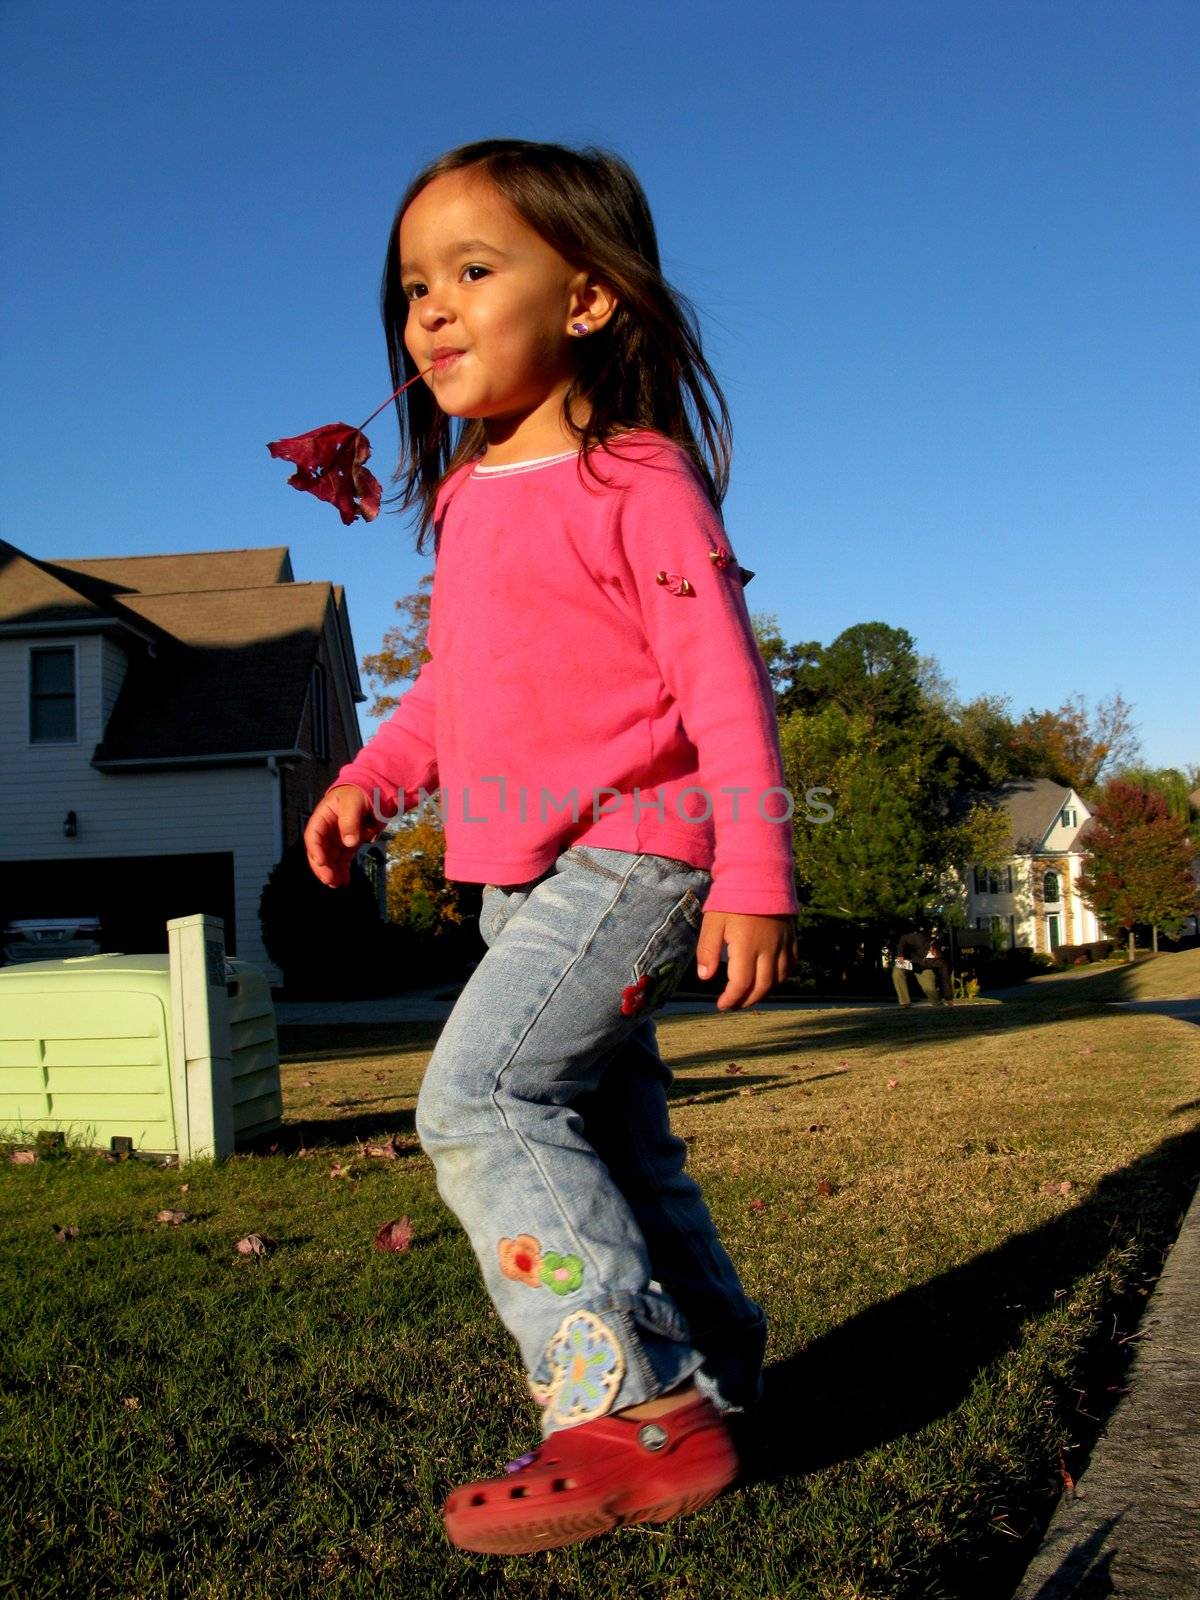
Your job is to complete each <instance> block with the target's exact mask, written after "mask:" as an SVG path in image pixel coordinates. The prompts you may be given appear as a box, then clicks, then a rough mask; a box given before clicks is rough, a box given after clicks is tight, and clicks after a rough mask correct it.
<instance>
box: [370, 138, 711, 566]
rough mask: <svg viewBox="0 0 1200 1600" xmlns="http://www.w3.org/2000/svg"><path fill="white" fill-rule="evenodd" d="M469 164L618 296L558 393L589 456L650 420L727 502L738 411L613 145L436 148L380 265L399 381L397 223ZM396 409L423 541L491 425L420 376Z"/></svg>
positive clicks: (407, 361)
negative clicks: (451, 413)
mask: <svg viewBox="0 0 1200 1600" xmlns="http://www.w3.org/2000/svg"><path fill="white" fill-rule="evenodd" d="M464 167H477V168H478V169H479V170H480V171H481V172H482V173H483V174H484V175H485V176H486V177H487V178H488V180H489V181H490V182H491V183H492V184H493V186H494V187H495V188H496V190H497V191H498V192H499V193H500V194H501V195H502V196H503V198H504V199H505V200H506V201H507V202H508V204H509V205H510V206H511V207H512V208H513V210H514V211H515V212H516V213H517V215H518V216H519V217H520V218H521V219H522V221H524V222H526V223H528V225H529V226H530V227H531V228H533V229H534V230H535V231H536V232H537V233H538V234H540V235H541V237H542V238H543V239H545V240H546V242H547V243H548V244H550V245H552V246H553V247H554V249H556V250H557V251H558V253H559V255H561V256H562V257H563V259H564V260H565V261H567V262H569V263H570V265H571V266H572V267H573V268H575V269H576V270H577V271H587V272H588V273H590V274H591V275H592V276H594V277H595V278H597V279H598V280H599V281H600V282H602V283H604V284H606V285H608V286H609V287H610V288H611V289H612V290H613V292H614V293H615V295H616V297H617V302H618V303H617V310H616V312H615V313H614V315H613V316H612V318H611V319H610V320H609V322H608V323H607V325H606V326H605V327H604V328H602V329H601V330H599V331H598V332H597V333H595V334H593V336H592V337H591V338H589V339H581V340H579V342H578V345H577V346H576V347H575V348H577V350H578V353H579V368H578V371H577V373H576V376H575V378H574V380H573V382H572V384H571V387H570V389H569V390H568V391H567V394H566V395H565V397H564V401H563V416H564V420H565V422H566V424H567V426H568V428H569V429H570V430H571V432H572V433H573V434H575V435H576V436H577V437H578V439H579V441H580V448H581V450H582V452H583V457H584V460H585V461H586V462H587V463H588V465H589V467H592V463H591V460H590V452H591V451H592V450H594V449H596V448H597V447H600V446H603V445H604V444H605V443H606V442H607V441H608V440H610V439H611V438H612V437H613V435H614V434H616V433H618V432H620V431H622V430H624V429H628V428H653V429H655V430H656V431H657V432H659V433H661V434H664V435H665V436H666V437H667V438H668V439H673V440H674V441H675V442H676V444H678V445H680V446H682V448H683V449H684V450H685V451H686V452H687V454H688V455H689V456H690V458H691V459H692V461H693V462H694V463H695V466H696V468H697V470H698V471H699V473H700V475H701V477H702V479H703V480H704V483H705V485H706V487H707V489H708V493H709V497H710V498H711V500H712V502H713V505H714V506H716V507H719V506H720V503H721V501H722V499H723V498H724V495H725V490H726V488H727V487H728V483H729V463H730V455H731V447H732V433H731V428H730V422H729V409H728V407H727V406H726V404H725V398H724V396H723V395H722V393H721V390H720V388H719V386H718V384H717V380H716V378H715V377H714V376H713V373H712V370H711V368H710V367H709V365H708V362H707V361H706V360H705V359H704V352H703V350H702V348H701V344H700V332H699V327H698V325H697V319H696V314H695V312H694V311H693V310H692V307H691V306H690V305H689V303H688V301H687V300H686V299H685V298H684V297H683V296H682V295H681V294H679V293H678V292H677V291H676V290H675V289H672V287H671V285H670V284H669V283H668V282H667V281H666V279H665V278H664V277H663V275H662V266H661V264H660V261H659V254H658V240H657V238H656V236H655V232H654V223H653V221H652V219H651V216H650V207H649V206H648V204H647V202H646V196H645V194H644V193H643V191H642V186H641V184H640V183H639V182H638V181H637V179H636V178H635V177H634V175H633V173H632V171H631V170H630V169H629V167H628V166H627V165H626V164H625V162H624V161H622V160H621V159H620V157H619V156H615V155H612V154H611V153H609V152H608V151H605V150H593V149H587V150H569V149H567V148H566V147H565V146H563V145H557V144H535V143H533V142H531V141H529V140H525V139H484V140H481V141H479V142H478V143H475V144H466V145H462V146H461V147H460V148H459V149H457V150H451V151H449V152H448V153H447V154H446V155H444V156H439V158H438V159H437V160H436V161H434V162H432V163H431V164H430V165H429V166H427V167H426V168H425V169H424V170H423V171H422V172H419V173H418V174H417V176H416V177H415V178H414V179H413V181H412V182H411V183H410V184H409V186H408V189H407V190H406V191H405V194H404V198H403V199H402V200H401V202H400V205H399V207H398V209H397V211H396V218H395V221H394V222H393V223H392V231H391V233H390V234H389V236H388V248H387V260H386V262H385V263H384V269H383V284H382V289H381V297H380V298H381V310H382V312H383V326H384V332H385V334H386V336H387V346H388V359H389V362H390V364H391V369H392V383H393V386H394V387H396V388H398V387H399V386H400V384H401V383H403V382H404V381H405V379H406V378H411V377H413V376H414V375H415V373H416V371H417V367H416V365H415V363H414V362H413V360H412V358H411V356H410V355H409V354H408V351H407V350H406V349H405V345H404V327H405V323H406V321H407V320H408V300H407V297H406V296H405V293H404V286H403V284H402V283H401V281H400V262H399V235H400V222H401V219H402V218H403V216H404V213H405V211H407V209H408V207H409V206H410V205H411V204H412V202H413V201H414V200H415V199H416V197H417V195H419V194H420V193H421V191H422V189H424V188H425V187H426V186H427V185H428V184H430V183H432V181H433V180H434V179H435V178H438V177H441V175H442V174H443V173H446V172H456V171H460V170H461V169H462V168H464ZM576 398H582V399H586V400H587V401H588V402H589V403H590V407H591V413H590V416H589V418H588V420H587V422H586V423H583V424H582V425H579V424H576V422H575V420H574V418H573V416H572V414H571V413H572V401H573V400H575V399H576ZM396 411H397V413H398V416H399V419H400V459H399V462H398V464H397V467H396V474H395V482H396V483H397V484H399V485H400V490H399V495H398V497H397V498H398V503H399V506H400V508H401V509H407V508H408V507H410V506H414V505H415V506H419V507H420V511H421V518H420V525H419V531H418V536H417V549H418V550H419V551H421V552H424V550H425V548H426V544H427V541H428V536H429V533H430V531H431V528H432V525H433V508H434V501H435V499H436V497H437V492H438V488H439V487H440V485H441V483H442V481H443V480H444V479H445V477H446V475H447V474H448V473H449V472H452V471H453V470H454V468H455V467H457V466H459V465H460V464H461V463H462V462H464V461H466V460H468V459H469V458H470V457H471V456H474V455H478V454H479V452H480V451H481V450H482V448H483V443H484V433H483V425H482V423H481V422H480V421H478V420H477V419H470V420H467V421H465V422H461V423H460V422H458V421H457V420H456V419H453V418H450V417H448V416H447V415H446V414H445V413H444V412H443V411H441V410H440V409H439V407H438V405H437V402H436V401H435V400H434V398H433V395H432V394H431V393H430V391H429V389H428V388H427V387H426V386H425V384H423V383H415V384H413V386H412V388H411V389H409V390H407V391H406V392H405V393H404V394H403V395H401V396H400V397H399V398H398V399H397V401H396ZM592 470H593V471H594V468H593V469H592Z"/></svg>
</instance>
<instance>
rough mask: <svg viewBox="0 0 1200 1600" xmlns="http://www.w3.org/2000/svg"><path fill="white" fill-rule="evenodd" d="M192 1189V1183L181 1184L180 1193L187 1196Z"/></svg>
mask: <svg viewBox="0 0 1200 1600" xmlns="http://www.w3.org/2000/svg"><path fill="white" fill-rule="evenodd" d="M191 1187H192V1186H191V1184H190V1183H181V1184H180V1185H179V1192H180V1194H186V1193H187V1192H188V1190H189V1189H190V1188H191Z"/></svg>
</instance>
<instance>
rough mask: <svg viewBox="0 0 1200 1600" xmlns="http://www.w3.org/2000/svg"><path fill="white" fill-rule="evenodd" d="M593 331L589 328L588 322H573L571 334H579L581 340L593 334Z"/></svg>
mask: <svg viewBox="0 0 1200 1600" xmlns="http://www.w3.org/2000/svg"><path fill="white" fill-rule="evenodd" d="M591 331H592V330H591V329H590V328H589V327H588V325H587V323H586V322H573V323H572V324H571V332H572V333H574V334H578V335H579V337H580V338H581V339H582V338H584V337H585V336H586V335H587V334H589V333H591Z"/></svg>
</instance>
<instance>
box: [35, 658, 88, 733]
mask: <svg viewBox="0 0 1200 1600" xmlns="http://www.w3.org/2000/svg"><path fill="white" fill-rule="evenodd" d="M75 703H76V693H75V646H74V645H73V644H68V645H63V646H56V647H55V648H53V649H37V650H31V651H30V652H29V742H30V744H63V743H68V742H71V741H73V740H74V739H75V738H76V736H77V731H78V728H77V719H76V704H75Z"/></svg>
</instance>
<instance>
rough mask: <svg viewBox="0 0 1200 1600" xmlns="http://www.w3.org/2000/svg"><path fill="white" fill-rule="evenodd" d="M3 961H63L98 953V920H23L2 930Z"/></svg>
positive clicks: (67, 918)
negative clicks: (68, 957)
mask: <svg viewBox="0 0 1200 1600" xmlns="http://www.w3.org/2000/svg"><path fill="white" fill-rule="evenodd" d="M3 937H4V959H5V961H7V962H9V963H10V964H11V965H16V964H17V963H19V962H27V961H62V960H64V959H65V958H66V957H67V956H98V955H99V954H100V918H99V917H22V918H19V919H18V920H17V921H15V922H10V923H9V924H8V925H7V926H6V928H5V929H4V935H3Z"/></svg>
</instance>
